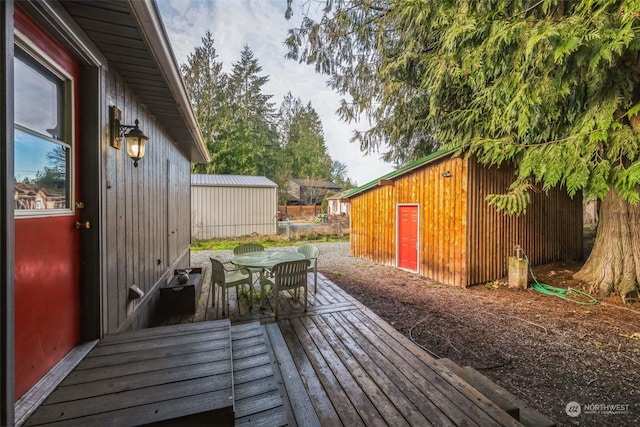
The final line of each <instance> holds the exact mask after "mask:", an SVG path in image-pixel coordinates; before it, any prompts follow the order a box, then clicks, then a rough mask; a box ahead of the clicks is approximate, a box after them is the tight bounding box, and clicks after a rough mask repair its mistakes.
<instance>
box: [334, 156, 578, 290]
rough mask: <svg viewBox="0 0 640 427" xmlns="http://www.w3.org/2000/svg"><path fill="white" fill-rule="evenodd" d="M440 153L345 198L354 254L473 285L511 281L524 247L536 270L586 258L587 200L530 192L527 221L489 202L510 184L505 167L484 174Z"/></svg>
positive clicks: (510, 172)
mask: <svg viewBox="0 0 640 427" xmlns="http://www.w3.org/2000/svg"><path fill="white" fill-rule="evenodd" d="M454 154H455V151H454V150H441V151H438V152H436V153H433V154H431V155H429V156H426V157H424V158H422V159H420V160H417V161H415V162H412V163H409V164H407V165H406V166H404V167H402V168H400V169H398V170H396V171H394V172H391V173H389V174H387V175H385V176H382V177H380V178H378V179H376V180H373V181H371V182H369V183H367V184H365V185H363V186H361V187H358V188H355V189H353V190H350V191H347V192H346V193H344V194H343V195H342V199H343V200H348V201H349V202H350V204H351V255H352V256H356V257H361V258H366V259H369V260H372V261H375V262H378V263H381V264H386V265H393V266H397V267H399V268H402V269H405V270H409V271H412V272H415V273H418V274H420V275H422V276H425V277H428V278H430V279H433V280H436V281H439V282H442V283H447V284H452V285H457V286H469V285H474V284H478V283H484V282H487V281H491V280H495V279H499V278H502V277H505V276H506V275H507V270H508V268H507V266H508V264H507V263H508V257H509V256H511V255H513V252H514V247H515V245H519V246H520V247H521V248H522V249H523V250H524V251H525V253H526V254H527V255H528V257H529V259H530V261H531V263H532V264H533V265H538V264H543V263H548V262H553V261H560V260H579V259H581V258H582V232H583V231H582V196H581V195H580V194H578V195H576V196H575V197H573V198H571V197H569V196H568V195H567V193H566V192H565V191H564V190H563V189H561V188H554V189H552V190H550V191H549V192H546V193H545V192H543V191H533V194H532V203H531V205H530V206H529V207H528V209H527V212H526V214H524V215H520V216H507V215H504V214H502V213H500V212H498V211H497V210H496V209H495V208H494V207H492V206H490V205H489V204H488V203H487V202H486V197H487V196H488V195H489V194H502V193H505V192H506V191H507V189H508V187H509V185H510V184H511V183H512V182H513V180H514V178H515V175H514V169H513V168H511V167H509V166H508V165H502V166H501V167H499V168H498V167H486V166H483V165H481V164H479V163H478V162H477V160H476V159H475V158H474V157H472V156H469V157H465V156H455V155H454Z"/></svg>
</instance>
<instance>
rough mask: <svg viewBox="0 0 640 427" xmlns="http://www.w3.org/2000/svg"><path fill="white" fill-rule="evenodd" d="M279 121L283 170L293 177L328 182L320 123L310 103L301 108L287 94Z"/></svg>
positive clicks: (301, 105) (327, 165)
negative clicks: (283, 160) (290, 173)
mask: <svg viewBox="0 0 640 427" xmlns="http://www.w3.org/2000/svg"><path fill="white" fill-rule="evenodd" d="M280 118H281V119H280V122H279V128H280V131H281V135H282V137H281V143H282V147H283V149H284V158H285V163H284V164H283V167H285V168H287V169H289V170H290V171H292V174H293V175H294V178H308V179H329V177H330V173H331V157H330V156H329V154H328V150H327V145H326V143H325V140H324V130H323V128H322V121H321V120H320V117H319V116H318V113H317V112H316V111H315V110H314V108H313V107H312V106H311V103H308V104H307V105H303V104H302V101H301V100H300V99H299V98H293V95H291V93H288V94H287V96H285V99H284V101H283V102H282V105H281V106H280Z"/></svg>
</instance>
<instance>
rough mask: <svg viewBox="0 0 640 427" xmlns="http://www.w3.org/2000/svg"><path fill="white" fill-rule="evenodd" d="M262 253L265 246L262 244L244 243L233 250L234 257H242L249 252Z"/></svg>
mask: <svg viewBox="0 0 640 427" xmlns="http://www.w3.org/2000/svg"><path fill="white" fill-rule="evenodd" d="M262 251H264V246H262V245H261V244H260V243H243V244H241V245H238V246H236V247H235V248H233V254H234V255H242V254H246V253H249V252H262Z"/></svg>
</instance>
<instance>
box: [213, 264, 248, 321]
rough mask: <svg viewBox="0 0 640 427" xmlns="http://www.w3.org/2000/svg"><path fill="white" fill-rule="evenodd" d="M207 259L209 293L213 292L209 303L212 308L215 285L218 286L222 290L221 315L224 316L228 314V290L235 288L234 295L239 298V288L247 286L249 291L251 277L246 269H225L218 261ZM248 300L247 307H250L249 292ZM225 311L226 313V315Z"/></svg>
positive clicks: (214, 300) (214, 298) (214, 302)
mask: <svg viewBox="0 0 640 427" xmlns="http://www.w3.org/2000/svg"><path fill="white" fill-rule="evenodd" d="M209 259H210V260H211V288H212V289H211V291H212V292H213V298H212V300H213V301H212V303H211V306H212V307H213V306H215V305H216V285H218V286H219V287H220V288H221V290H222V314H223V315H226V314H228V313H229V307H228V304H229V296H228V291H229V288H232V287H235V288H236V295H237V296H238V298H239V297H240V293H239V292H238V290H239V287H240V286H244V285H247V286H249V289H251V287H252V285H253V282H252V278H253V276H252V275H251V272H250V271H249V269H247V268H233V269H232V268H226V267H225V266H224V264H222V262H220V261H218V260H217V259H215V258H209ZM248 298H249V307H251V305H252V304H251V292H249V295H248ZM238 308H240V303H238ZM225 310H226V311H227V313H226V314H225Z"/></svg>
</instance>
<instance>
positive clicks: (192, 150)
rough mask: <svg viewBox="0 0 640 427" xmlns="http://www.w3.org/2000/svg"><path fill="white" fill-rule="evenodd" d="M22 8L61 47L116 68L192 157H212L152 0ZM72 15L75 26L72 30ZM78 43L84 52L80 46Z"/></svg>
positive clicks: (44, 3)
mask: <svg viewBox="0 0 640 427" xmlns="http://www.w3.org/2000/svg"><path fill="white" fill-rule="evenodd" d="M20 6H21V7H23V8H25V9H27V10H31V11H32V12H35V13H31V15H32V16H33V17H34V18H35V19H37V20H39V23H40V24H41V25H42V26H43V27H45V28H47V29H48V30H49V31H51V32H57V33H58V35H59V40H61V42H62V43H63V45H65V47H66V48H68V49H69V50H71V51H72V52H73V53H74V54H75V55H76V56H77V57H78V58H79V59H80V60H81V61H83V62H85V63H89V64H92V65H98V66H101V67H105V68H109V67H113V68H115V69H116V70H117V71H118V73H120V75H121V76H122V78H123V79H124V80H125V81H126V82H127V84H128V85H129V86H130V87H131V89H132V90H133V91H134V92H135V94H136V96H138V98H139V99H140V100H141V101H142V102H143V103H144V104H145V105H146V106H147V107H148V108H149V111H150V112H151V113H152V114H153V115H155V117H156V118H157V119H158V121H159V122H160V123H162V125H163V126H164V128H165V129H166V131H167V133H168V134H169V135H170V136H171V138H172V139H173V140H174V141H175V144H176V145H177V146H178V147H180V149H181V150H182V152H183V153H184V154H185V155H186V156H187V158H188V159H189V160H190V161H192V162H194V163H206V162H208V161H209V152H208V150H207V147H206V146H205V143H204V140H203V139H202V135H201V134H200V129H199V127H198V122H197V120H196V118H195V115H194V113H193V110H192V108H191V102H190V100H189V96H188V94H187V91H186V89H185V86H184V82H183V80H182V76H181V75H180V70H179V68H178V63H177V61H176V59H175V56H174V54H173V50H172V48H171V44H170V42H169V38H168V36H167V33H166V31H165V28H164V25H163V23H162V19H161V18H160V13H159V12H158V8H157V5H156V3H155V2H154V1H152V0H112V1H109V2H106V1H95V0H75V1H61V2H53V1H38V2H21V3H20ZM69 16H70V17H71V18H72V19H73V21H74V22H75V24H77V27H74V28H68V25H67V24H66V23H68V22H69V21H70V20H69V19H68V18H67V17H69ZM45 17H47V18H45ZM78 29H80V30H82V32H83V33H84V34H86V36H88V38H87V37H84V36H81V35H80V32H79V31H77V30H78ZM77 44H81V45H82V46H83V47H84V48H85V49H86V51H82V50H79V49H77V47H76V45H77ZM87 52H91V53H87Z"/></svg>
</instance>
